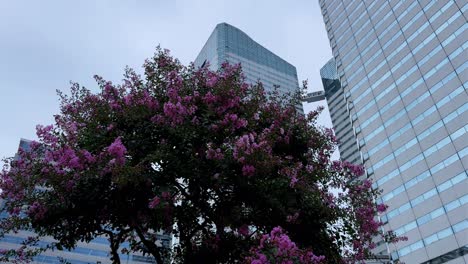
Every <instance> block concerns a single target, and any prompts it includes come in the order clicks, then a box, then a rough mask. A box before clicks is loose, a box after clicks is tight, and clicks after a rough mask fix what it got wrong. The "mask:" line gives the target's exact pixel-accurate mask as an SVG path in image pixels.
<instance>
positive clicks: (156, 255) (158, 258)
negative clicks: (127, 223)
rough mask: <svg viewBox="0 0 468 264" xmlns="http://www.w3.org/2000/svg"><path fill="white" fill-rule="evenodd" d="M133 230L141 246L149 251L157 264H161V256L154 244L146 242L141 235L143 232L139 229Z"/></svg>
mask: <svg viewBox="0 0 468 264" xmlns="http://www.w3.org/2000/svg"><path fill="white" fill-rule="evenodd" d="M135 230H136V232H137V235H138V237H139V238H140V240H141V242H143V245H145V247H146V249H147V250H148V251H149V253H150V254H151V255H153V257H154V258H155V259H156V263H157V264H163V259H162V256H161V253H160V252H159V248H158V246H156V244H154V243H153V242H151V241H148V240H147V239H146V237H145V235H144V234H143V231H142V230H141V229H140V227H135Z"/></svg>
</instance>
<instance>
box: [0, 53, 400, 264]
mask: <svg viewBox="0 0 468 264" xmlns="http://www.w3.org/2000/svg"><path fill="white" fill-rule="evenodd" d="M143 68H144V74H143V76H139V75H138V74H136V73H135V72H134V71H133V70H131V69H126V71H125V74H124V79H123V81H122V83H121V84H118V85H116V84H113V83H111V82H108V81H105V80H104V79H103V78H101V77H98V76H95V79H96V81H97V84H98V85H99V87H100V90H99V92H97V93H94V92H92V91H91V90H88V89H86V88H84V87H82V86H80V85H78V84H76V83H74V84H72V87H71V93H70V95H65V94H63V93H59V96H60V99H61V108H60V109H61V111H60V113H59V114H57V115H56V116H55V121H56V122H55V124H54V125H49V126H40V125H39V126H37V135H38V138H39V141H38V142H33V143H32V144H31V150H30V151H21V150H20V151H19V158H18V159H16V160H15V159H9V160H7V161H6V166H5V168H4V169H3V171H2V174H1V181H0V188H1V189H2V191H3V192H2V194H1V197H2V198H3V199H5V209H6V210H7V211H8V213H9V217H7V218H5V219H3V220H1V223H0V224H1V227H2V228H3V230H2V231H0V235H1V234H2V232H3V233H5V232H9V231H12V230H15V229H18V228H20V229H21V228H22V229H29V230H33V231H34V232H35V233H36V234H37V235H38V236H37V237H36V238H33V239H30V240H31V241H26V242H25V246H24V247H22V248H21V249H18V250H14V249H12V250H2V251H0V259H3V260H7V259H16V260H19V261H26V260H28V259H30V257H31V256H33V255H34V254H35V253H38V251H37V250H36V249H34V248H32V247H31V246H33V245H34V243H35V242H36V241H37V240H38V239H40V237H42V236H52V237H53V238H54V239H56V240H57V242H56V243H55V244H53V245H51V247H54V248H67V249H70V248H73V247H75V246H76V243H77V242H78V241H90V240H92V239H93V238H95V237H97V236H100V235H105V236H106V237H108V239H109V242H110V245H111V249H110V257H111V259H112V261H113V262H114V263H119V256H118V253H119V252H118V248H119V246H120V245H121V244H122V243H123V242H125V241H130V247H129V248H128V249H126V250H127V251H128V252H135V251H141V252H144V253H146V254H150V255H151V256H153V257H154V258H155V259H156V260H157V261H158V263H165V262H166V261H169V260H172V261H174V262H175V263H342V262H345V263H355V262H360V261H361V260H363V259H364V258H366V257H367V256H368V255H369V253H370V251H369V250H370V249H372V248H373V247H375V245H374V244H373V243H372V238H373V237H374V236H376V235H384V234H381V233H380V226H381V225H382V224H381V223H380V222H379V221H378V220H377V218H376V215H377V214H378V213H379V212H383V211H385V209H386V206H384V205H376V204H375V203H374V200H375V198H376V195H378V192H377V191H376V190H373V189H372V187H371V181H370V180H369V179H365V177H363V176H362V175H363V173H364V171H363V168H362V167H361V166H356V165H353V164H350V163H348V162H342V161H332V160H331V159H330V156H331V154H332V152H333V150H334V149H335V148H336V140H335V138H334V135H333V131H332V130H330V129H325V128H321V127H318V126H317V125H316V124H315V123H316V118H317V115H318V114H319V113H320V109H318V110H316V111H313V112H311V113H309V114H308V115H303V114H302V113H298V112H297V110H296V109H295V107H294V105H295V104H296V103H297V101H294V100H298V98H297V97H294V96H293V97H288V96H281V95H279V94H278V93H267V92H265V90H264V89H263V87H262V85H261V83H258V84H255V85H248V84H246V83H245V80H244V77H243V75H242V70H241V68H240V66H239V65H229V64H227V63H226V64H223V66H222V67H221V69H219V70H218V71H211V70H209V68H208V67H203V68H196V67H194V66H193V65H190V66H183V65H181V63H180V62H179V61H177V60H176V59H173V58H172V57H171V56H170V55H169V53H168V51H167V50H161V49H159V48H158V50H157V52H156V53H155V55H154V56H153V57H152V58H151V59H148V60H146V61H145V63H144V66H143ZM160 230H163V231H165V232H167V233H170V234H172V235H173V236H174V237H175V239H174V241H175V244H174V247H173V249H172V250H166V249H165V248H163V247H161V245H160V244H158V243H156V241H157V239H158V233H157V232H156V231H160ZM393 241H395V238H393ZM29 249H30V251H28V250H29ZM34 250H36V251H34ZM39 251H40V250H39Z"/></svg>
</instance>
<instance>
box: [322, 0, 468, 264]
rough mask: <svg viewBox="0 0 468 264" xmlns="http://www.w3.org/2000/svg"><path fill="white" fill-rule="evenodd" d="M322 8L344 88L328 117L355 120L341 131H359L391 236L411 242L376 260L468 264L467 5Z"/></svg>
mask: <svg viewBox="0 0 468 264" xmlns="http://www.w3.org/2000/svg"><path fill="white" fill-rule="evenodd" d="M319 3H320V7H321V9H322V14H323V18H324V22H325V26H326V30H327V33H328V37H329V40H330V45H331V48H332V52H333V57H334V59H335V61H336V68H337V74H338V79H339V81H340V83H341V88H339V89H340V91H339V92H337V93H336V94H337V96H338V97H339V98H338V99H336V100H341V103H336V106H333V107H339V109H337V110H334V109H332V105H330V112H332V113H333V112H343V114H344V115H347V120H349V122H350V123H349V124H348V123H347V122H348V121H343V122H341V123H340V122H338V124H335V123H334V125H335V126H339V125H340V124H342V126H348V125H350V126H352V131H353V136H354V139H351V138H350V139H346V141H347V140H350V141H352V142H358V144H357V145H358V148H359V152H360V154H359V155H361V156H362V162H363V163H364V165H365V167H366V170H367V174H368V176H369V177H371V178H373V180H374V183H375V187H377V188H379V189H382V190H383V193H382V196H381V199H382V201H383V202H384V203H386V204H388V205H389V209H388V211H387V212H386V214H384V215H382V216H381V219H382V220H383V221H384V223H385V226H384V228H385V229H386V230H395V231H396V233H397V234H398V235H403V236H407V237H408V241H404V242H399V243H398V244H396V245H388V247H387V246H386V245H385V244H381V245H378V246H377V248H376V249H375V253H378V254H379V253H380V254H386V253H388V254H390V255H391V257H392V259H394V260H396V259H398V260H400V261H402V262H405V263H411V264H412V263H467V262H468V255H467V253H468V246H467V245H468V229H467V227H468V220H467V215H468V205H467V202H468V185H467V178H468V175H467V168H468V137H467V131H468V113H466V111H467V109H468V93H467V79H468V72H467V65H468V62H467V58H468V54H467V50H466V49H467V47H468V43H467V39H468V34H467V33H466V29H467V27H468V24H467V15H466V11H467V9H468V3H467V2H466V1H450V0H440V1H435V0H424V1H393V0H372V1H371V0H356V1H347V0H319ZM338 130H339V129H338ZM342 136H343V137H345V136H346V135H342ZM338 139H340V138H339V137H338ZM344 144H346V143H344ZM350 145H352V144H351V143H350Z"/></svg>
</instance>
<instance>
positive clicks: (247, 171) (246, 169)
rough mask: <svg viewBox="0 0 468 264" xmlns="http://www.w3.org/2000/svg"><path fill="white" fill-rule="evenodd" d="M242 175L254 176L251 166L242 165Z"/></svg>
mask: <svg viewBox="0 0 468 264" xmlns="http://www.w3.org/2000/svg"><path fill="white" fill-rule="evenodd" d="M242 174H243V175H244V176H248V177H250V176H253V175H254V174H255V167H254V166H252V165H244V166H243V167H242Z"/></svg>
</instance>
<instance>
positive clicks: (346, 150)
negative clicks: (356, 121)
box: [319, 59, 361, 164]
mask: <svg viewBox="0 0 468 264" xmlns="http://www.w3.org/2000/svg"><path fill="white" fill-rule="evenodd" d="M320 77H321V78H322V84H323V89H324V90H325V93H324V95H325V98H326V99H327V103H328V109H329V110H330V117H331V120H332V123H333V128H334V131H335V135H336V137H337V139H338V140H339V142H338V148H339V150H340V157H341V160H345V161H349V162H351V163H354V164H361V155H360V153H359V149H358V146H357V142H356V137H355V136H354V131H353V126H352V123H351V120H350V119H349V115H348V111H349V109H347V105H346V102H345V101H344V100H343V97H344V94H343V89H341V83H340V80H339V78H338V72H337V71H336V62H335V59H330V60H329V61H328V62H327V63H326V64H325V65H324V66H323V67H322V69H320ZM319 99H321V98H319Z"/></svg>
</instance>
